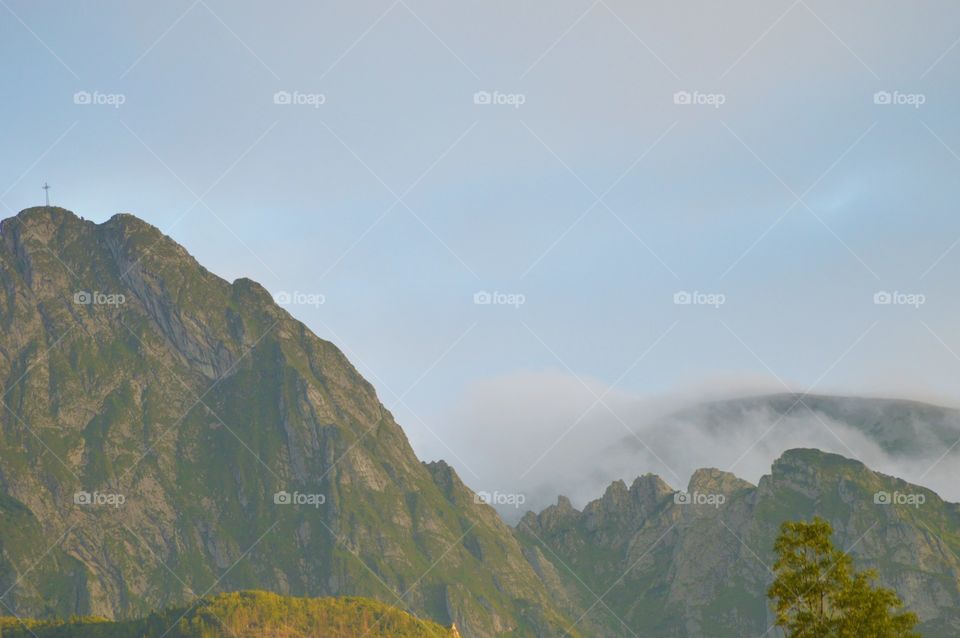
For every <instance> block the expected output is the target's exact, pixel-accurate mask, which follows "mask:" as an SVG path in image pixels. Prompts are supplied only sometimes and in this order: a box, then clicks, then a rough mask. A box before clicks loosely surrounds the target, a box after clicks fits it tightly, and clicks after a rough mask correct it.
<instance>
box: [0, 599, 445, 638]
mask: <svg viewBox="0 0 960 638" xmlns="http://www.w3.org/2000/svg"><path fill="white" fill-rule="evenodd" d="M0 630H2V634H3V636H5V637H6V638H161V636H169V637H170V638H226V637H228V636H230V637H233V638H267V637H269V638H305V637H307V636H316V637H318V638H319V637H321V636H322V637H323V638H357V637H358V636H368V637H369V638H455V637H456V636H458V633H457V632H456V630H454V629H451V628H447V627H443V626H441V625H438V624H436V623H433V622H429V621H424V620H420V619H418V618H415V617H414V616H411V615H410V614H407V613H406V612H403V611H400V610H399V609H397V608H395V607H391V606H389V605H385V604H383V603H380V602H378V601H375V600H370V599H366V598H289V597H283V596H277V595H276V594H269V593H266V592H260V591H244V592H237V593H232V594H219V595H217V596H211V597H209V598H204V599H201V600H199V601H197V602H196V603H194V604H193V605H191V606H189V607H184V608H179V607H178V608H172V609H168V610H165V611H163V612H160V613H153V614H150V615H149V616H148V617H146V618H143V619H139V620H129V621H110V620H107V619H105V618H74V619H71V620H69V621H65V622H43V621H36V620H19V619H16V618H12V617H6V618H3V617H0Z"/></svg>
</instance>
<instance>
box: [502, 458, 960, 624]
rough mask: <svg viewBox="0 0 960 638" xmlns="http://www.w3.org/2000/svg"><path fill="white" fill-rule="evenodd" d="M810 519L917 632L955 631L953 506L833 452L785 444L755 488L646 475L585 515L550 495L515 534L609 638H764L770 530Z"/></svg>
mask: <svg viewBox="0 0 960 638" xmlns="http://www.w3.org/2000/svg"><path fill="white" fill-rule="evenodd" d="M814 515H819V516H822V517H824V518H826V519H827V520H829V521H830V522H831V524H832V525H833V527H834V530H835V539H834V540H835V543H836V544H837V545H838V546H839V547H841V548H843V549H844V550H846V551H848V552H849V553H850V554H851V556H852V557H853V559H854V564H855V565H856V566H857V567H858V568H861V569H862V568H873V569H876V570H877V571H878V573H879V576H880V580H881V581H882V582H883V583H884V584H885V585H886V586H889V587H892V588H894V589H895V590H896V591H897V592H898V593H899V594H900V596H901V597H902V598H903V600H904V602H905V603H906V606H907V607H908V608H910V609H912V610H914V611H916V612H917V613H918V614H919V616H920V619H921V623H922V624H921V626H920V627H919V629H920V631H921V634H922V635H923V636H925V637H932V638H939V637H943V638H947V637H949V636H956V635H958V634H960V505H957V504H955V503H948V502H945V501H943V500H942V499H940V497H938V496H937V495H936V494H935V493H934V492H932V491H930V490H929V489H926V488H923V487H919V486H916V485H911V484H909V483H906V482H905V481H902V480H900V479H897V478H894V477H891V476H886V475H883V474H879V473H877V472H874V471H873V470H871V469H870V468H868V467H867V466H865V465H864V464H863V463H861V462H859V461H855V460H850V459H847V458H845V457H842V456H839V455H836V454H829V453H825V452H821V451H818V450H812V449H794V450H789V451H787V452H785V453H784V454H783V455H782V456H781V457H780V458H779V459H778V460H777V461H776V462H775V463H774V464H773V467H772V470H771V472H770V473H769V474H767V475H765V476H763V477H762V478H761V479H760V481H759V483H758V484H757V485H752V484H750V483H747V482H746V481H743V480H741V479H739V478H737V477H735V476H733V475H732V474H729V473H726V472H722V471H719V470H715V469H703V470H698V471H697V472H695V473H694V474H693V476H692V477H691V479H690V482H689V485H688V486H687V491H686V492H677V491H676V490H674V489H673V488H671V487H670V486H669V485H667V484H666V483H665V482H664V481H662V480H661V479H660V478H659V477H657V476H654V475H650V474H648V475H645V476H642V477H640V478H637V479H636V480H635V481H634V482H633V483H632V485H630V486H629V487H627V485H626V484H625V483H624V482H622V481H618V482H615V483H613V484H612V485H610V487H609V488H608V489H607V490H606V492H605V493H604V495H603V497H602V498H600V499H597V500H595V501H592V502H591V503H589V504H588V505H586V506H585V507H584V508H583V510H582V511H580V510H577V509H575V508H574V507H573V506H572V505H571V504H570V502H569V501H568V500H567V499H565V498H562V497H561V498H560V499H559V500H558V502H557V504H556V505H552V506H550V507H548V508H546V509H545V510H543V511H542V512H540V513H539V514H534V513H532V512H530V513H528V514H527V515H526V516H525V517H524V518H523V520H522V521H521V522H520V524H519V525H518V526H517V535H518V537H519V538H521V540H522V541H523V542H524V543H525V544H527V545H528V546H530V547H539V548H541V551H543V553H544V554H546V555H547V556H550V557H551V559H552V560H554V561H555V562H556V563H557V564H558V565H562V566H563V569H562V570H561V571H560V572H559V573H560V574H561V580H562V584H563V587H564V589H565V590H566V591H567V593H568V595H569V596H570V597H571V599H573V600H575V601H577V603H578V606H579V607H581V608H583V609H586V610H587V611H586V612H585V614H586V615H585V618H586V617H592V618H593V620H594V621H595V622H596V623H598V624H602V625H604V626H605V627H606V629H605V634H606V635H611V636H617V635H635V636H658V637H674V636H676V637H680V636H685V637H686V636H690V637H694V636H697V637H699V636H710V637H723V636H730V637H738V636H761V635H768V634H767V632H768V630H769V629H770V628H771V625H772V624H773V617H772V615H771V613H770V608H769V601H768V600H767V599H766V589H767V587H768V586H769V584H770V583H771V582H772V579H773V576H772V573H771V571H770V569H769V566H771V565H772V564H773V560H774V559H773V542H774V539H775V538H776V535H777V531H778V527H779V524H780V523H781V522H782V521H784V520H787V519H791V520H796V519H810V518H812V517H813V516H814ZM578 626H579V625H578Z"/></svg>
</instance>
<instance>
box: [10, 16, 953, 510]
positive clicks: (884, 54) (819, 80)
mask: <svg viewBox="0 0 960 638" xmlns="http://www.w3.org/2000/svg"><path fill="white" fill-rule="evenodd" d="M958 42H960V7H958V6H957V4H956V3H955V2H949V1H938V0H917V1H916V2H911V3H904V2H896V1H892V0H884V1H881V2H876V1H871V2H865V1H860V0H854V1H850V2H844V3H841V4H838V3H831V2H826V1H820V0H796V1H790V0H774V1H764V2H760V1H759V0H750V1H743V2H740V1H737V2H724V3H716V2H711V1H709V0H689V1H685V2H679V3H678V2H666V1H665V0H657V1H653V2H651V1H644V2H625V1H620V0H596V1H591V0H578V1H575V2H574V1H568V0H553V1H551V2H532V3H516V2H509V1H506V0H503V1H500V0H482V1H481V0H467V1H466V2H462V3H456V4H455V5H451V4H450V3H442V2H435V1H430V0H384V1H382V2H380V1H377V2H354V3H334V2H295V1H281V2H276V3H269V4H268V3H260V2H248V1H237V0H233V1H226V0H183V1H180V0H170V1H169V2H163V3H128V2H119V1H116V2H106V1H101V0H91V1H89V2H84V3H67V2H29V1H26V0H0V53H2V55H0V80H2V83H3V87H4V92H3V97H4V99H3V100H2V101H0V130H2V134H3V138H2V139H3V145H4V151H5V152H4V153H3V154H2V155H0V182H3V183H0V203H2V205H3V206H2V210H0V213H2V215H3V216H4V217H6V216H10V215H13V214H15V213H16V212H17V211H19V210H21V209H22V208H25V207H27V206H31V205H37V204H40V203H42V202H43V191H42V190H41V189H40V187H41V185H42V184H43V183H44V182H45V181H46V182H49V184H50V185H51V190H50V196H51V201H52V203H54V204H57V205H60V206H64V207H66V208H68V209H70V210H73V211H75V212H76V213H77V214H79V215H82V216H84V217H86V218H88V219H93V220H95V221H103V220H106V219H108V218H109V217H111V216H112V215H114V214H116V213H120V212H130V213H133V214H136V215H138V216H139V217H141V218H143V219H145V220H146V221H148V222H150V223H152V224H154V225H155V226H157V227H158V228H160V229H161V230H163V231H164V232H165V233H167V234H168V235H170V236H172V237H173V238H174V239H176V240H177V241H178V242H180V243H181V244H183V245H184V246H185V247H186V248H187V249H188V250H189V251H190V252H191V253H192V254H193V255H194V256H195V257H197V259H198V260H199V261H200V262H201V263H203V264H204V265H205V266H206V267H208V268H209V269H210V270H212V271H213V272H215V273H217V274H219V275H221V276H222V277H224V278H226V279H228V280H233V279H235V278H238V277H250V278H253V279H255V280H257V281H259V282H261V283H262V284H263V285H264V286H265V287H266V288H267V289H269V290H270V291H271V292H273V293H274V294H275V295H277V298H278V299H281V300H286V301H288V302H289V303H287V304H286V305H287V308H288V310H290V312H291V313H293V314H294V315H295V316H296V317H298V318H299V319H301V320H303V321H304V322H305V323H306V324H307V325H308V326H310V327H311V328H312V329H313V330H314V331H315V332H316V333H317V334H318V335H320V336H321V337H323V338H326V339H329V340H331V341H333V342H334V343H336V344H337V345H338V346H339V347H341V348H342V349H343V350H344V351H345V352H346V353H347V355H348V356H349V358H350V359H351V360H352V361H353V362H354V364H355V365H356V366H357V367H358V369H359V370H360V371H361V372H362V373H363V374H364V375H365V376H366V377H367V378H368V379H369V380H370V381H371V382H372V383H373V384H374V385H375V386H376V388H377V390H378V392H379V394H380V396H381V398H382V400H383V402H384V403H385V404H386V405H387V406H388V407H389V408H390V409H391V410H392V411H393V412H394V414H395V416H396V417H397V420H398V422H400V423H401V424H402V425H403V427H404V429H405V430H406V432H407V434H408V436H409V438H410V440H411V443H412V444H413V446H414V448H415V450H416V451H417V452H418V454H419V455H420V456H421V458H424V459H436V458H444V459H446V460H448V461H449V462H450V463H451V464H453V465H454V466H455V467H456V468H457V469H458V471H459V472H460V474H461V475H462V476H463V478H464V480H465V481H466V482H467V483H468V484H469V485H471V486H472V487H474V488H475V489H478V490H487V491H493V490H494V489H499V490H506V491H511V490H513V491H521V492H522V491H523V490H531V489H533V487H531V484H530V482H529V480H530V478H529V477H531V476H532V475H533V473H534V471H536V472H539V473H542V475H543V476H544V477H553V480H554V481H555V482H556V486H557V490H561V489H566V488H567V487H569V486H573V485H577V484H578V482H580V481H581V480H582V478H583V476H582V472H585V471H587V469H583V468H588V469H589V468H590V467H591V465H593V466H594V467H595V468H596V467H602V466H603V464H604V462H605V461H604V458H603V457H602V455H600V456H598V457H597V458H595V459H588V460H584V459H583V458H578V459H575V458H574V457H576V456H577V455H578V446H577V444H576V443H577V442H583V441H595V442H596V441H605V440H606V439H607V438H611V439H612V440H611V441H610V444H611V445H613V444H615V442H616V438H615V437H614V435H613V434H612V433H611V430H612V429H618V428H619V429H622V430H623V432H627V431H628V430H629V429H630V428H631V427H633V426H635V425H637V424H636V423H635V422H631V421H630V420H631V419H634V418H636V417H635V416H631V415H629V414H620V412H619V410H620V408H619V407H618V406H624V405H636V404H638V403H643V404H644V405H657V406H662V405H676V404H683V403H688V402H690V401H695V400H698V399H702V398H714V397H717V396H725V395H737V394H749V393H754V392H767V391H780V390H783V389H784V388H789V389H791V390H796V391H806V390H812V391H816V392H829V393H839V394H854V395H868V396H872V395H879V396H895V397H911V398H919V399H924V400H930V401H935V402H939V403H943V404H948V405H957V404H960V397H958V395H957V383H956V380H957V378H958V374H960V328H958V324H957V322H956V321H955V320H954V318H955V317H956V316H958V310H960V307H958V306H960V300H958V296H957V295H956V294H955V290H956V280H957V279H956V276H955V274H956V272H957V268H958V265H960V246H958V242H960V216H958V215H957V214H956V204H955V202H956V201H957V194H958V191H960V183H958V176H960V119H958V118H957V117H956V113H957V112H958V106H960V94H958V85H957V83H956V81H955V80H956V78H957V77H958V71H960V45H958ZM878 295H879V296H878ZM685 301H688V302H689V303H683V302H685ZM878 301H879V302H881V303H877V302H878ZM884 301H889V303H883V302H884ZM478 302H479V303H478ZM484 302H489V303H484ZM656 411H657V410H654V412H656ZM585 412H586V413H587V416H585V417H584V416H583V414H584V413H585ZM631 414H634V413H631ZM523 415H527V416H526V417H523ZM601 421H602V423H601ZM534 422H536V423H537V424H538V425H537V426H534V425H532V424H533V423H534ZM621 426H622V427H621ZM524 428H527V429H526V430H524ZM518 430H524V433H525V434H526V435H527V436H525V437H524V438H523V444H522V445H521V444H519V443H517V438H516V434H517V432H518ZM623 432H621V433H620V434H622V433H623ZM531 433H536V436H530V434H531ZM558 441H559V442H564V441H565V442H567V443H568V444H564V445H561V444H558ZM569 443H573V445H569ZM507 452H509V453H507ZM591 454H592V452H591ZM503 458H510V459H511V461H510V463H504V462H502V459H503ZM574 460H576V461H577V463H576V464H574V463H573V461H574ZM650 465H651V464H650V463H647V462H646V461H644V460H643V459H638V461H637V463H636V467H629V468H620V469H618V470H617V472H622V473H624V474H631V473H632V474H642V473H644V472H646V471H653V470H655V469H656V468H653V467H650ZM574 467H576V468H580V469H577V470H576V471H574V470H573V469H572V468H574ZM607 474H609V472H608V473H607ZM604 476H606V474H605V475H604ZM682 479H683V477H678V480H682ZM543 480H546V479H545V478H544V479H543ZM674 482H677V481H674ZM542 487H543V486H542V485H541V486H540V488H542ZM538 489H539V488H538Z"/></svg>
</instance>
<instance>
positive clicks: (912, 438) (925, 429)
mask: <svg viewBox="0 0 960 638" xmlns="http://www.w3.org/2000/svg"><path fill="white" fill-rule="evenodd" d="M810 414H814V415H816V416H817V417H820V418H822V419H824V420H826V421H827V422H828V423H838V424H843V425H846V426H848V427H850V428H851V429H853V430H856V431H858V432H860V433H862V434H863V435H864V436H866V437H867V438H869V439H870V440H871V441H874V442H875V443H877V445H879V446H880V448H881V449H883V450H884V451H885V452H887V453H889V454H891V455H896V456H902V457H906V458H916V457H928V456H930V455H931V454H934V453H936V454H937V455H939V454H941V453H943V451H944V450H945V449H946V448H945V447H944V446H946V447H949V446H950V445H952V444H953V443H955V442H956V440H957V438H960V410H957V409H955V408H947V407H942V406H939V405H931V404H929V403H922V402H919V401H908V400H904V399H883V398H866V397H847V396H843V397H840V396H829V395H817V394H814V395H801V394H793V393H781V394H769V395H760V396H751V397H742V398H735V399H726V400H721V401H709V402H706V403H700V404H697V405H695V406H693V407H690V408H686V409H683V410H679V411H677V412H673V413H671V414H670V415H668V416H666V417H664V418H663V419H662V423H663V427H671V426H672V425H675V424H676V423H678V422H684V421H686V422H697V423H699V424H701V426H702V427H703V428H704V430H706V431H709V432H712V433H720V432H723V431H729V429H730V428H734V427H736V426H737V424H742V423H745V422H751V421H754V420H757V419H759V418H761V415H766V417H767V419H766V421H769V422H770V423H772V422H773V421H775V420H776V419H787V418H789V417H791V416H801V417H802V416H805V415H810Z"/></svg>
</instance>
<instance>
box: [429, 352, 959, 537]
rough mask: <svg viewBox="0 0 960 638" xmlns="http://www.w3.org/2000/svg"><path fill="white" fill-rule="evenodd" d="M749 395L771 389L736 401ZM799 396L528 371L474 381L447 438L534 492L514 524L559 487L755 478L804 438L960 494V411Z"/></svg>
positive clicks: (734, 386) (513, 515)
mask: <svg viewBox="0 0 960 638" xmlns="http://www.w3.org/2000/svg"><path fill="white" fill-rule="evenodd" d="M777 391H779V392H780V394H771V393H773V392H777ZM748 395H749V396H754V397H756V395H765V396H763V397H762V398H752V399H740V400H729V401H728V400H727V399H731V397H743V396H748ZM598 397H602V402H598V401H597V398H598ZM771 397H772V398H771ZM794 402H795V400H794V399H793V398H792V397H788V396H787V395H785V394H783V389H782V386H776V385H773V384H771V383H770V382H769V381H766V380H763V379H734V380H730V379H727V380H724V381H720V382H703V383H700V384H697V385H695V386H693V388H692V389H690V390H688V391H685V392H677V393H674V394H670V395H659V396H653V397H639V396H636V395H632V394H629V393H626V392H621V391H618V390H610V389H609V388H608V387H607V386H605V385H604V384H603V383H601V382H599V381H596V380H593V379H586V380H584V381H583V382H581V381H580V380H578V379H577V378H575V377H572V376H570V375H568V374H565V373H563V372H559V371H553V370H547V371H524V372H517V373H513V374H508V375H502V376H498V377H494V378H490V379H485V380H483V381H479V382H476V383H473V384H472V385H470V386H469V387H468V389H467V391H466V392H465V393H464V394H463V396H462V397H461V398H460V400H459V401H457V402H456V404H455V407H453V408H452V409H450V410H449V411H448V412H447V413H446V414H444V415H442V417H440V418H442V419H443V422H446V423H449V424H451V427H450V430H449V432H450V435H449V439H448V441H447V443H448V444H449V445H450V447H451V448H452V449H454V450H457V453H458V455H460V456H461V457H462V458H463V460H464V462H465V463H466V464H468V465H469V466H470V467H471V469H473V470H474V471H475V472H476V474H478V475H479V476H471V475H469V474H467V473H463V475H464V476H463V478H464V480H465V481H466V482H467V484H468V485H470V486H471V487H472V488H473V489H474V490H477V491H484V492H489V493H494V492H498V493H500V494H522V495H523V496H524V499H523V503H522V505H521V506H520V507H517V506H516V503H515V502H512V503H511V504H510V505H506V506H500V507H498V509H499V510H500V511H501V513H502V514H503V516H504V517H505V518H506V519H507V520H508V521H510V522H514V521H516V520H517V519H518V518H519V517H520V516H521V515H522V514H523V512H524V511H525V510H527V509H532V510H534V511H539V510H540V509H542V508H543V507H545V506H546V505H549V504H550V503H553V502H555V501H556V497H557V495H559V494H563V495H566V496H569V497H570V498H571V500H572V501H573V503H574V505H575V506H578V507H580V506H583V505H584V504H585V503H586V502H588V501H589V500H592V499H594V498H597V497H599V496H600V495H601V494H602V493H603V491H604V489H605V488H606V487H607V486H608V485H609V484H610V482H612V481H614V480H617V479H623V480H626V481H627V482H628V483H629V482H630V481H632V480H633V479H634V478H635V477H636V476H639V475H642V474H645V473H648V472H652V473H655V474H658V475H660V476H661V478H663V479H664V480H665V481H666V482H667V483H668V484H670V485H672V486H673V487H675V488H678V489H682V488H685V487H686V485H687V482H688V480H689V477H690V475H691V474H692V473H693V471H694V470H696V469H698V468H702V467H717V468H720V469H723V470H729V471H732V472H733V473H735V474H736V475H738V476H740V477H741V478H744V479H746V480H748V481H750V482H752V483H756V482H757V481H758V480H759V479H760V477H761V476H763V475H764V474H768V473H769V472H770V465H771V463H772V462H773V461H774V460H775V459H776V458H778V457H779V456H780V455H781V454H782V453H783V451H784V450H787V449H790V448H797V447H814V448H818V449H821V450H824V451H828V452H835V453H837V454H842V455H844V456H847V457H853V458H856V459H858V460H860V461H862V462H864V463H866V464H867V465H868V466H869V467H871V468H873V469H875V470H877V471H880V472H883V473H885V474H890V475H894V476H898V477H901V478H904V479H906V480H908V481H911V482H915V483H918V484H921V485H924V486H927V487H930V488H931V489H934V490H935V491H937V492H938V493H939V494H941V496H943V497H944V498H947V499H948V500H960V487H958V486H957V484H956V481H955V480H954V477H953V476H951V475H952V472H951V470H950V469H948V468H950V465H951V463H952V462H951V461H949V460H946V459H945V460H944V461H941V462H939V463H936V461H937V459H938V458H940V457H941V455H943V454H944V452H946V450H947V448H948V447H949V444H950V443H952V442H953V441H954V440H956V438H957V437H960V420H958V418H957V416H956V413H954V412H952V411H950V410H940V409H935V410H932V411H927V410H924V409H919V408H915V407H911V406H910V404H903V403H900V402H896V403H891V402H890V401H885V400H883V399H857V398H823V397H816V396H814V397H810V398H807V399H805V401H804V403H805V404H806V405H809V406H810V407H809V408H807V407H806V405H805V404H804V403H801V404H796V405H794V406H793V409H791V410H789V411H786V407H789V406H790V405H792V404H793V403H794ZM945 415H946V416H945ZM885 448H886V449H885ZM440 455H441V456H442V452H441V453H440Z"/></svg>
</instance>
